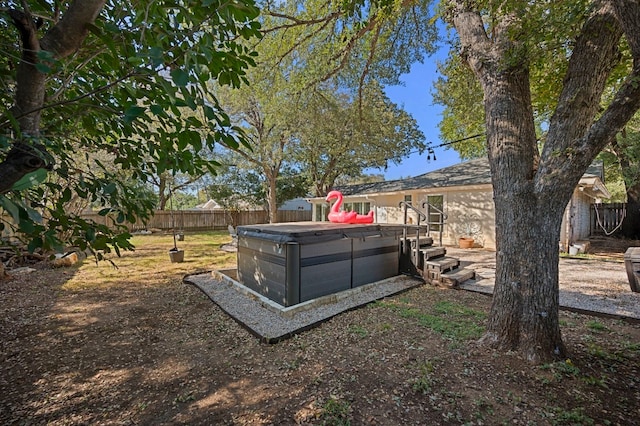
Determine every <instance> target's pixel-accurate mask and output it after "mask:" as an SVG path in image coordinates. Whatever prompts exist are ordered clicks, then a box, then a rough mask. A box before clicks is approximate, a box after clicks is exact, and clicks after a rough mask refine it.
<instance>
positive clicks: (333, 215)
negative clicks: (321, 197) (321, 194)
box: [326, 191, 373, 223]
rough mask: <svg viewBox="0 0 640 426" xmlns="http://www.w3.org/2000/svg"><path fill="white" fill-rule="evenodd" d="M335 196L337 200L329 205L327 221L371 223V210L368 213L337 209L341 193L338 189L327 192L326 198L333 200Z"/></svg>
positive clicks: (340, 201)
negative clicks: (329, 210)
mask: <svg viewBox="0 0 640 426" xmlns="http://www.w3.org/2000/svg"><path fill="white" fill-rule="evenodd" d="M334 198H337V199H338V201H336V202H335V204H334V205H333V206H331V212H329V222H333V223H373V210H371V211H370V212H369V214H358V213H356V212H345V211H339V209H340V206H342V193H341V192H340V191H331V192H329V193H328V194H327V198H326V200H327V201H329V200H333V199H334Z"/></svg>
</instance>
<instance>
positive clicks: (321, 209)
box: [315, 203, 329, 222]
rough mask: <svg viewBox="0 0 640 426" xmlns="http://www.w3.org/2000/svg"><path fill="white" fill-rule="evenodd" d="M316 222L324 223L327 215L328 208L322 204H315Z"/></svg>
mask: <svg viewBox="0 0 640 426" xmlns="http://www.w3.org/2000/svg"><path fill="white" fill-rule="evenodd" d="M315 206H316V222H326V221H327V220H328V219H327V215H328V214H329V206H327V205H326V204H324V203H320V204H316V205H315Z"/></svg>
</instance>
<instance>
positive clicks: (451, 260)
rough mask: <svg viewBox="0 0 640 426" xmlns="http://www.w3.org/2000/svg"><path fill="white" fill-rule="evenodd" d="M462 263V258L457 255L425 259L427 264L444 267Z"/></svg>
mask: <svg viewBox="0 0 640 426" xmlns="http://www.w3.org/2000/svg"><path fill="white" fill-rule="evenodd" d="M459 264H460V260H458V259H456V258H455V257H446V256H444V257H437V258H435V259H429V260H427V261H425V265H428V266H433V267H438V268H443V267H451V266H458V265H459Z"/></svg>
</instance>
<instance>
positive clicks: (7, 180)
mask: <svg viewBox="0 0 640 426" xmlns="http://www.w3.org/2000/svg"><path fill="white" fill-rule="evenodd" d="M6 6H7V7H6V8H5V9H3V10H2V14H1V15H0V28H1V29H2V31H1V32H0V34H1V35H0V38H1V39H2V44H1V46H2V49H3V51H4V52H3V53H4V54H3V55H2V59H1V61H2V63H3V66H2V71H1V72H2V73H3V75H2V77H3V78H2V82H3V83H2V84H3V86H4V89H5V90H3V91H2V93H1V94H0V96H1V98H0V99H1V104H0V105H1V108H2V110H1V111H0V148H1V149H2V150H3V151H4V153H5V157H4V160H3V161H2V162H1V163H0V178H1V179H0V194H4V195H2V196H1V197H0V203H2V206H3V207H4V209H5V210H6V211H7V212H9V213H10V214H11V216H12V217H13V221H12V222H7V223H6V224H9V225H11V224H13V226H16V227H17V230H18V231H20V232H21V233H23V234H26V235H27V238H28V239H29V240H30V241H31V243H30V248H31V249H36V248H38V247H43V248H52V247H54V246H59V245H60V244H61V239H60V236H61V232H62V230H63V229H64V228H71V229H72V234H73V238H71V239H69V240H68V241H67V243H70V244H73V245H77V246H80V247H82V248H84V247H87V245H88V246H89V247H90V248H93V249H95V250H109V247H113V248H115V249H116V250H118V249H119V248H120V247H130V245H129V243H128V236H127V233H126V232H115V233H114V232H112V231H111V230H109V229H108V228H107V227H97V226H96V224H92V223H87V222H85V221H83V220H82V219H80V218H79V217H69V216H68V215H67V214H66V212H65V208H64V204H65V203H66V202H68V201H69V200H71V199H73V198H75V197H79V198H83V199H88V200H91V201H92V202H94V203H97V204H100V205H102V206H103V209H102V210H101V211H100V213H101V214H104V215H107V214H109V215H111V217H113V219H114V221H115V222H116V223H118V224H122V223H124V222H125V221H127V220H128V221H134V220H136V219H138V220H141V219H142V220H144V219H145V217H147V216H148V215H149V214H150V212H151V211H152V201H150V200H147V199H145V198H142V197H140V196H139V192H136V190H135V188H136V186H135V185H134V186H132V185H128V184H127V183H126V181H125V180H123V179H122V178H121V177H119V173H121V172H124V174H125V175H126V176H127V178H128V179H130V181H136V182H147V181H148V178H149V176H151V175H161V174H162V173H164V172H166V171H168V172H170V173H176V172H182V173H188V174H197V173H202V172H204V171H211V170H214V169H215V167H216V163H215V162H212V161H210V160H208V158H207V157H205V156H201V155H199V153H200V152H201V151H202V150H204V149H209V150H212V149H213V147H214V145H216V144H222V145H228V146H238V145H239V144H241V143H243V139H242V134H241V132H240V131H239V129H238V128H236V127H234V126H233V125H231V123H230V120H229V117H228V116H227V115H226V114H225V113H224V112H223V111H222V109H221V108H220V107H219V105H218V103H217V101H216V98H215V96H214V95H213V94H212V93H211V91H210V89H209V86H208V85H207V84H208V83H209V82H210V81H211V80H215V81H217V82H218V83H219V84H221V85H230V86H234V87H237V86H240V85H241V84H243V83H246V77H245V74H246V70H247V69H248V68H249V67H250V66H252V65H254V58H255V54H254V53H253V51H252V50H251V49H250V48H249V47H247V43H246V41H247V40H250V39H259V37H260V36H261V33H260V24H259V23H258V22H257V21H256V18H257V16H258V13H259V10H258V8H257V7H256V6H255V4H254V3H253V1H252V0H234V1H230V2H222V1H217V0H202V1H158V2H152V3H148V4H147V3H144V2H142V3H133V4H129V3H118V2H106V1H104V0H102V1H101V0H91V1H72V2H69V3H66V2H65V3H59V2H54V1H40V2H26V1H23V2H13V1H10V2H7V3H6ZM188 111H190V112H191V113H185V112H188ZM97 154H100V155H97ZM111 164H115V165H116V169H115V170H114V168H113V167H112V166H111ZM43 169H46V170H48V171H49V175H50V177H49V178H47V177H46V175H45V173H44V172H43ZM25 175H29V176H28V178H29V177H31V182H33V183H37V182H43V184H42V185H40V186H31V187H29V185H26V187H25V186H24V185H22V186H20V187H21V188H23V187H24V188H25V189H23V190H22V191H19V192H17V191H16V189H17V188H15V187H14V184H16V183H17V182H19V181H20V179H22V178H23V177H24V176H25ZM52 176H55V177H57V178H53V177H52ZM28 178H27V179H28ZM51 193H55V194H61V196H60V197H58V198H56V199H55V200H52V199H50V198H48V197H47V194H51ZM42 217H46V218H48V219H49V220H44V221H43V220H42V219H41V218H42ZM96 230H99V231H100V232H96Z"/></svg>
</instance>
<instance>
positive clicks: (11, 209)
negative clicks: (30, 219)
mask: <svg viewBox="0 0 640 426" xmlns="http://www.w3.org/2000/svg"><path fill="white" fill-rule="evenodd" d="M0 207H2V208H3V209H4V211H6V212H7V213H9V215H10V216H11V218H12V219H13V221H14V222H15V223H20V207H19V206H17V205H16V204H15V203H14V202H13V201H11V200H10V199H8V198H7V197H5V196H4V195H0Z"/></svg>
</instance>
